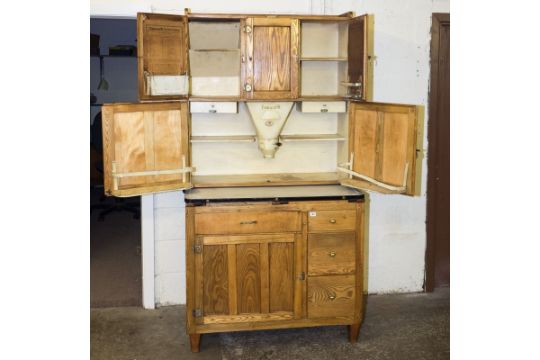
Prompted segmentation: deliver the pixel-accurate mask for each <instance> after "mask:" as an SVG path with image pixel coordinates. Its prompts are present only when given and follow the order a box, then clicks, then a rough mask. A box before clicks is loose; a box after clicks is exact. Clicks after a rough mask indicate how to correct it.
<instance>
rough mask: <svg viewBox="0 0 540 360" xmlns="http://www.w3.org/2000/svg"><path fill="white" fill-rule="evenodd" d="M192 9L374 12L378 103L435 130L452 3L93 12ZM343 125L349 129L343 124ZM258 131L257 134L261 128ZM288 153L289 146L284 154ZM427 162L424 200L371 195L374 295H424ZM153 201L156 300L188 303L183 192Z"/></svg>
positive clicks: (346, 1)
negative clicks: (442, 30) (435, 43)
mask: <svg viewBox="0 0 540 360" xmlns="http://www.w3.org/2000/svg"><path fill="white" fill-rule="evenodd" d="M185 7H190V8H191V9H192V11H193V12H238V13H249V12H252V13H310V12H311V11H312V10H313V12H314V13H326V14H339V13H342V12H346V11H349V10H352V11H355V12H356V13H357V14H364V13H368V14H372V15H373V17H374V27H375V32H374V34H375V35H374V53H375V56H376V60H375V62H374V76H373V77H374V84H373V86H374V89H373V100H374V101H380V102H393V103H405V104H416V105H420V106H423V107H424V114H425V116H424V128H425V129H427V113H428V111H427V110H428V109H427V99H428V89H429V44H430V29H431V14H432V12H449V11H450V2H449V0H363V1H357V0H340V1H331V0H326V1H307V0H305V1H295V2H291V1H283V0H277V1H272V2H267V1H261V0H259V1H227V2H222V1H217V0H211V1H210V0H205V1H196V2H195V1H178V0H174V1H173V0H166V1H157V0H154V1H152V0H143V1H139V2H133V1H130V0H114V1H112V0H92V1H91V15H94V16H100V15H101V16H133V17H134V16H135V14H136V13H137V12H141V11H148V12H150V11H154V12H162V13H177V14H181V13H183V9H184V8H185ZM220 116H227V115H220ZM199 125H200V126H201V128H199V131H202V130H203V129H202V126H203V125H204V121H202V122H200V123H199ZM235 126H237V127H238V129H239V130H240V129H243V130H244V131H245V132H246V133H247V132H248V130H249V129H248V128H243V127H242V125H238V124H236V125H233V128H234V127H235ZM336 126H342V125H341V124H339V123H336ZM207 129H208V128H207ZM285 130H286V129H284V131H285ZM210 131H212V132H213V131H215V129H211V130H210ZM251 131H252V132H251V133H252V134H254V130H253V129H251ZM303 144H305V143H303ZM321 144H322V143H321ZM250 145H253V146H256V145H255V144H250ZM235 146H236V145H235ZM423 148H424V149H427V131H424V137H423ZM341 150H342V149H341ZM336 151H337V150H336ZM284 152H285V151H284V148H282V149H280V150H279V151H278V152H277V154H280V153H281V154H283V153H284ZM340 154H342V151H340ZM422 165H423V166H422V168H423V172H422V188H421V196H419V197H414V198H413V197H407V196H400V195H378V194H371V196H370V219H369V269H368V291H369V292H370V293H381V292H415V291H421V290H422V284H423V280H424V256H425V245H426V228H425V219H426V174H427V163H426V158H425V156H424V158H423V160H422ZM153 197H154V214H153V220H154V226H155V229H154V235H155V248H156V255H155V266H156V270H155V289H156V294H155V301H156V304H157V305H169V304H178V303H185V253H184V245H185V231H184V228H185V225H184V220H183V219H184V204H183V194H182V193H181V192H171V193H164V194H157V195H153ZM142 217H143V219H144V218H146V217H151V215H150V214H148V213H147V212H143V214H142ZM143 243H144V242H143ZM143 252H144V249H143Z"/></svg>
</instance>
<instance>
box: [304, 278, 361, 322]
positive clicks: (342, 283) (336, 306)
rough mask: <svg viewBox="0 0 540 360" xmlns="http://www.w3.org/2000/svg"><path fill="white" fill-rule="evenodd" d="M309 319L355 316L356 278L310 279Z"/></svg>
mask: <svg viewBox="0 0 540 360" xmlns="http://www.w3.org/2000/svg"><path fill="white" fill-rule="evenodd" d="M307 301H308V317H309V318H324V317H335V316H351V317H352V316H354V302H355V276H354V275H336V276H315V277H308V297H307Z"/></svg>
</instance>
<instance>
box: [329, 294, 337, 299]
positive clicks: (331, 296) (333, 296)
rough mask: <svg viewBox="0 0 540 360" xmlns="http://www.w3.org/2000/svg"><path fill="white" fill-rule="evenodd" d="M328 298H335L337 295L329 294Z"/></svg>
mask: <svg viewBox="0 0 540 360" xmlns="http://www.w3.org/2000/svg"><path fill="white" fill-rule="evenodd" d="M328 298H329V299H330V300H335V298H336V295H329V296H328Z"/></svg>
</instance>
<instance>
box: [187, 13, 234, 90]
mask: <svg viewBox="0 0 540 360" xmlns="http://www.w3.org/2000/svg"><path fill="white" fill-rule="evenodd" d="M189 64H190V75H191V78H190V83H191V86H190V89H191V91H190V96H193V97H210V98H220V97H233V98H238V97H239V96H240V20H235V19H232V20H227V19H225V20H221V21H207V20H201V21H195V20H194V21H190V22H189Z"/></svg>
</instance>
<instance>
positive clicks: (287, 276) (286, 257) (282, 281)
mask: <svg viewBox="0 0 540 360" xmlns="http://www.w3.org/2000/svg"><path fill="white" fill-rule="evenodd" d="M268 259H269V261H268V262H269V268H270V276H269V277H270V292H269V293H270V294H269V295H270V312H272V313H273V312H276V311H290V312H292V311H293V301H294V293H293V292H294V273H293V270H294V267H293V266H294V245H293V244H291V243H273V244H270V246H269V249H268Z"/></svg>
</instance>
